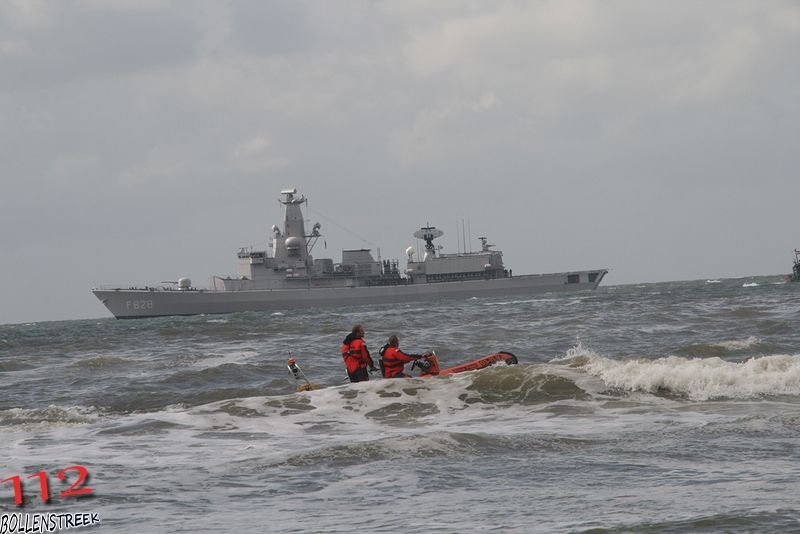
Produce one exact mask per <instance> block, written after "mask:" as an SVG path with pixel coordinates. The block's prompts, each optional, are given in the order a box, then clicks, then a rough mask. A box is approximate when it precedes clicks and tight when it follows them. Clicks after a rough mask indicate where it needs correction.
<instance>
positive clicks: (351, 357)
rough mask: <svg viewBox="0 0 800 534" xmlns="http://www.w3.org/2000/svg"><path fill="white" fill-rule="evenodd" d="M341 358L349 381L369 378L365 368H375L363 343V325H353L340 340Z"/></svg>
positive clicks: (361, 380) (371, 369)
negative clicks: (351, 329) (350, 330)
mask: <svg viewBox="0 0 800 534" xmlns="http://www.w3.org/2000/svg"><path fill="white" fill-rule="evenodd" d="M342 359H344V366H345V367H346V368H347V376H348V378H350V382H363V381H364V380H369V374H368V372H367V369H369V370H370V371H374V370H375V362H373V361H372V357H371V356H370V355H369V350H367V344H366V343H364V327H363V326H361V325H360V324H357V325H355V326H354V327H353V331H352V332H350V333H349V334H347V337H346V338H344V341H342Z"/></svg>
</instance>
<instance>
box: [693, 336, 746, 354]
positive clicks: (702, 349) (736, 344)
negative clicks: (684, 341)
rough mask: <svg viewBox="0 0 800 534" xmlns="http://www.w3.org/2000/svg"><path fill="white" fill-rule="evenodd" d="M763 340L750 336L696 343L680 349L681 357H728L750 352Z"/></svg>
mask: <svg viewBox="0 0 800 534" xmlns="http://www.w3.org/2000/svg"><path fill="white" fill-rule="evenodd" d="M761 342H762V341H761V339H760V338H758V337H756V336H749V337H747V338H744V339H730V340H725V341H717V342H713V343H694V344H691V345H687V346H685V347H681V348H680V349H678V351H677V352H678V354H679V355H681V356H690V357H695V358H710V357H713V356H726V355H727V354H730V353H732V352H737V351H743V350H750V349H753V348H754V347H758V346H759V345H760V344H761Z"/></svg>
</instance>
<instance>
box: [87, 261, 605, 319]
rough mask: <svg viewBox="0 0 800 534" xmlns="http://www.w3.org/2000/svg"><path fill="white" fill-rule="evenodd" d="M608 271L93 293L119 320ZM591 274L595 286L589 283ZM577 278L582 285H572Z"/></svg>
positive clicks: (489, 286)
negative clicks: (344, 284)
mask: <svg viewBox="0 0 800 534" xmlns="http://www.w3.org/2000/svg"><path fill="white" fill-rule="evenodd" d="M607 272H608V271H607V270H606V269H597V270H593V271H572V272H568V273H567V272H565V273H550V274H531V275H522V276H514V277H510V278H501V279H492V280H471V281H460V282H439V283H420V284H402V285H390V286H367V287H338V288H318V287H313V286H312V285H311V284H312V283H313V282H311V281H310V282H309V285H308V287H305V288H302V289H299V288H298V289H264V290H241V291H219V290H195V289H191V290H185V291H180V290H159V289H95V290H93V291H92V292H93V293H94V294H95V296H96V297H97V298H98V299H99V300H100V301H101V302H102V303H103V304H104V305H105V306H106V307H107V308H108V310H109V311H110V312H111V313H112V314H113V315H114V317H116V318H117V319H135V318H144V317H160V316H167V315H200V314H220V313H235V312H243V311H256V312H279V311H285V310H291V309H298V308H305V309H307V308H315V307H329V306H360V305H369V304H391V303H402V302H414V301H424V300H439V299H447V298H469V297H497V296H506V295H514V296H516V295H520V296H524V295H532V294H537V293H547V292H564V291H580V290H590V289H596V288H597V286H598V285H599V284H600V282H601V281H602V279H603V277H604V276H605V274H606V273H607ZM590 273H591V274H592V275H594V276H593V278H594V279H593V281H592V282H589V281H588V280H589V275H590ZM575 275H579V276H578V279H579V280H580V282H577V283H570V281H569V280H570V278H572V279H574V278H575Z"/></svg>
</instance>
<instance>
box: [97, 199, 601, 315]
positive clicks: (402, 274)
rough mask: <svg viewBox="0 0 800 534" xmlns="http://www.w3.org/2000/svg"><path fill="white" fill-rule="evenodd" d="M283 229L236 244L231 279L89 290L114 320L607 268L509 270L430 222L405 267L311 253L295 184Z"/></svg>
mask: <svg viewBox="0 0 800 534" xmlns="http://www.w3.org/2000/svg"><path fill="white" fill-rule="evenodd" d="M281 195H283V198H282V199H281V203H282V204H283V205H284V206H285V213H284V225H283V229H281V228H279V227H278V226H277V225H273V227H272V250H271V253H270V252H269V251H267V250H261V251H256V250H252V249H245V248H243V249H240V251H239V253H238V254H237V257H238V264H239V273H238V276H235V277H230V276H229V277H221V276H212V277H211V281H210V284H209V287H208V288H207V289H201V288H196V287H193V286H192V283H191V280H189V279H188V278H185V277H184V278H180V279H178V280H177V281H176V282H170V283H162V284H167V285H161V286H158V287H145V288H97V289H93V290H92V292H93V293H94V294H95V296H96V297H97V298H98V299H100V301H101V302H102V303H103V304H104V305H105V306H106V307H107V308H108V310H109V311H110V312H111V313H112V314H113V315H114V317H116V318H118V319H133V318H144V317H158V316H166V315H199V314H219V313H233V312H243V311H259V312H279V311H284V310H290V309H296V308H314V307H321V306H344V307H347V306H357V305H366V304H383V303H387V304H389V303H399V302H413V301H422V300H433V299H444V298H469V297H494V296H504V295H514V296H518V295H531V294H536V293H545V292H552V291H558V292H562V291H576V290H587V289H596V288H597V286H598V285H599V284H600V282H601V281H602V280H603V277H604V276H605V275H606V274H607V273H608V269H592V270H584V271H570V272H562V273H547V274H526V275H512V271H511V270H510V269H507V268H506V267H505V266H504V265H503V254H502V252H500V251H498V250H492V249H493V247H494V245H491V244H489V243H488V240H487V238H485V237H481V238H479V239H480V241H481V249H480V250H479V251H477V252H472V251H470V252H466V251H464V252H459V253H455V254H445V253H441V252H440V250H441V248H442V247H437V246H436V245H434V240H435V239H436V238H438V237H441V236H442V235H443V232H442V231H441V230H439V229H438V228H435V227H433V226H430V225H427V226H425V227H423V228H420V229H419V230H417V231H416V232H415V233H414V236H415V237H416V238H418V239H421V240H422V241H424V243H425V252H424V255H423V257H422V258H415V257H414V248H413V247H408V248H407V249H406V251H405V253H406V256H407V258H406V260H407V261H406V269H404V270H403V269H401V268H400V265H399V263H400V262H399V260H381V259H380V258H379V259H378V260H377V261H376V260H375V258H374V257H373V256H372V253H371V250H370V249H356V250H343V251H342V261H341V263H334V261H333V259H331V258H314V257H313V256H312V255H311V252H312V249H313V248H314V245H315V244H316V243H317V240H318V239H319V238H320V237H321V235H322V234H321V233H320V229H321V225H320V224H319V223H316V224H314V226H313V227H312V229H311V231H310V232H308V233H307V232H306V229H305V224H304V218H303V212H302V206H303V204H305V203H306V201H307V199H306V197H305V196H303V195H298V193H297V189H286V190H283V191H281Z"/></svg>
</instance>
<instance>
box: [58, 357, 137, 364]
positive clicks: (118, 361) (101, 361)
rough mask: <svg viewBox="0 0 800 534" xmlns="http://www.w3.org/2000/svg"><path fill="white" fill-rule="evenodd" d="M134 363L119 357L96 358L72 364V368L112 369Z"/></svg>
mask: <svg viewBox="0 0 800 534" xmlns="http://www.w3.org/2000/svg"><path fill="white" fill-rule="evenodd" d="M131 363H135V362H134V361H133V360H129V359H127V358H122V357H119V356H96V357H94V358H86V359H84V360H78V361H75V362H73V363H72V366H73V367H114V366H117V365H128V364H131Z"/></svg>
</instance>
